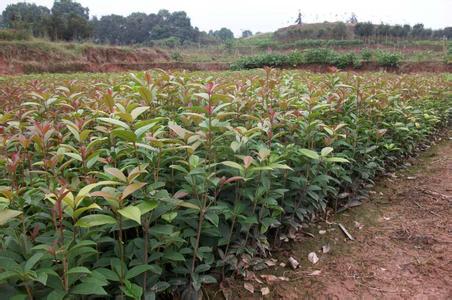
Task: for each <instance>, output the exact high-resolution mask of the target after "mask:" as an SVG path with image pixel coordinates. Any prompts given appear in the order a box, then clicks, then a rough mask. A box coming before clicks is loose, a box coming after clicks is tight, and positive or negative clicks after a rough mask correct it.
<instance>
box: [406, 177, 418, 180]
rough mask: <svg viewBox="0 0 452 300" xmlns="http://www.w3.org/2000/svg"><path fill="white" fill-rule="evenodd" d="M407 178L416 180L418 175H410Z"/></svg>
mask: <svg viewBox="0 0 452 300" xmlns="http://www.w3.org/2000/svg"><path fill="white" fill-rule="evenodd" d="M406 179H408V180H415V179H416V177H415V176H408V177H407V178H406Z"/></svg>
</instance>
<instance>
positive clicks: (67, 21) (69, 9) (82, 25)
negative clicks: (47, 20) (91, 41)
mask: <svg viewBox="0 0 452 300" xmlns="http://www.w3.org/2000/svg"><path fill="white" fill-rule="evenodd" d="M88 20H89V9H88V8H87V7H83V6H81V4H80V3H77V2H73V1H72V0H57V1H55V2H54V3H53V7H52V21H51V24H52V32H51V33H52V35H51V37H52V38H53V39H62V40H66V41H70V40H80V39H85V38H88V37H89V35H90V33H91V28H90V25H89V22H88Z"/></svg>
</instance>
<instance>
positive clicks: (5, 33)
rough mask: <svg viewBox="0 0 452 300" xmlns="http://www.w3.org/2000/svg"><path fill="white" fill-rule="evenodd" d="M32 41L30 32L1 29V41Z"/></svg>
mask: <svg viewBox="0 0 452 300" xmlns="http://www.w3.org/2000/svg"><path fill="white" fill-rule="evenodd" d="M31 39H32V35H31V33H30V32H29V31H25V30H13V29H0V41H28V40H31Z"/></svg>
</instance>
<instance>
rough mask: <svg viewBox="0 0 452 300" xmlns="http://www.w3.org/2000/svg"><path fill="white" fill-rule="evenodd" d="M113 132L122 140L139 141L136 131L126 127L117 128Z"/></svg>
mask: <svg viewBox="0 0 452 300" xmlns="http://www.w3.org/2000/svg"><path fill="white" fill-rule="evenodd" d="M111 134H112V135H113V136H114V137H119V138H120V139H122V140H125V141H127V142H132V143H134V142H136V141H137V136H136V135H135V133H133V132H132V131H130V130H125V129H115V130H112V131H111Z"/></svg>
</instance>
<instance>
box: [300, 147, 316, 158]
mask: <svg viewBox="0 0 452 300" xmlns="http://www.w3.org/2000/svg"><path fill="white" fill-rule="evenodd" d="M300 152H301V154H303V155H304V156H306V157H309V158H311V159H315V160H318V159H320V156H319V154H318V153H317V152H315V151H312V150H309V149H300Z"/></svg>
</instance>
